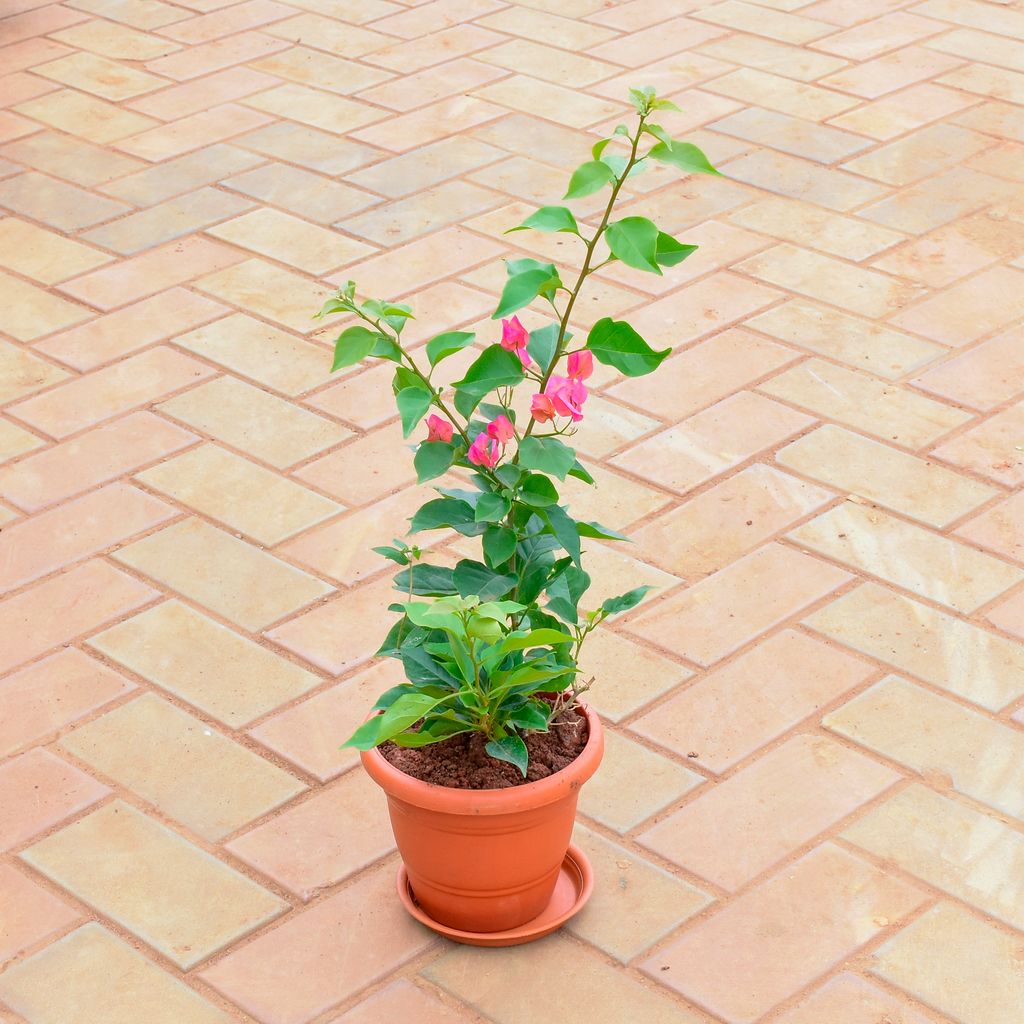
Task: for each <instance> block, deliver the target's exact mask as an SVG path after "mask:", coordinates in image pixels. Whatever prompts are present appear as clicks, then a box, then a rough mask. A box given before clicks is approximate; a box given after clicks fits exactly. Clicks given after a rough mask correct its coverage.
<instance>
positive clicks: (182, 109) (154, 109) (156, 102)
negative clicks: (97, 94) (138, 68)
mask: <svg viewBox="0 0 1024 1024" xmlns="http://www.w3.org/2000/svg"><path fill="white" fill-rule="evenodd" d="M256 63H258V62H256ZM276 84H277V83H276V82H275V81H274V79H273V77H272V76H270V75H264V74H261V73H260V72H259V71H253V70H252V68H249V67H244V66H236V67H230V68H225V69H223V70H221V71H215V72H213V74H211V75H206V76H205V77H204V78H200V79H193V80H192V81H187V82H182V83H181V84H180V85H172V86H170V87H169V88H165V89H161V90H160V92H159V93H158V94H156V95H150V96H141V97H139V98H138V99H135V100H133V101H132V103H131V107H132V109H133V110H137V111H139V113H142V114H147V115H149V116H150V117H158V118H160V120H161V121H174V120H175V119H177V118H180V117H188V116H189V115H190V114H196V113H198V112H199V111H201V110H206V109H207V108H208V107H211V106H215V105H218V104H221V103H231V102H233V101H235V100H240V99H244V98H245V97H246V96H251V95H252V94H253V93H254V92H260V91H261V90H263V89H269V88H271V87H272V86H274V85H276Z"/></svg>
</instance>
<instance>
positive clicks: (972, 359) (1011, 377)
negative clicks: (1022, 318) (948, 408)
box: [914, 328, 1024, 412]
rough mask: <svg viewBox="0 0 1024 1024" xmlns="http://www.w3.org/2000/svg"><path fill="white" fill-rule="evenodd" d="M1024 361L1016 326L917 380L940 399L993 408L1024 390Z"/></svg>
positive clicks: (918, 383) (949, 360)
mask: <svg viewBox="0 0 1024 1024" xmlns="http://www.w3.org/2000/svg"><path fill="white" fill-rule="evenodd" d="M1022 372H1024V361H1022V358H1021V352H1020V337H1019V334H1018V332H1017V331H1016V330H1015V329H1014V328H1010V330H1008V331H1004V332H1003V333H1002V334H998V335H996V336H995V337H994V338H990V339H989V340H988V341H983V342H982V343H981V344H980V345H975V346H972V347H971V348H969V349H968V350H967V351H966V352H964V353H963V354H962V355H958V356H956V357H955V358H953V359H948V360H946V361H945V362H942V363H940V364H939V365H938V366H936V367H934V368H933V369H931V370H928V371H927V372H926V373H924V374H922V375H921V376H920V377H918V378H917V379H916V380H915V381H914V383H915V384H916V385H917V386H918V387H920V388H923V389H924V390H925V391H929V392H931V393H932V394H934V395H938V396H939V397H941V398H947V399H949V400H951V401H953V402H958V403H962V404H964V405H969V406H971V407H973V408H975V409H981V410H983V411H986V412H987V411H990V410H992V409H994V408H995V407H996V406H999V405H1002V404H1003V403H1004V402H1006V401H1008V400H1009V399H1011V398H1016V397H1017V396H1018V395H1019V394H1020V391H1021V388H1020V386H1019V384H1020V380H1021V373H1022Z"/></svg>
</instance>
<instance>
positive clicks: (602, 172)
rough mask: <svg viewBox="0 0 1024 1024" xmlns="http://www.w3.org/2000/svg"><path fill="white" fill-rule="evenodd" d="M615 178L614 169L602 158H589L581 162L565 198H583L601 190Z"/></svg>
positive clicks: (570, 180)
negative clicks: (583, 162)
mask: <svg viewBox="0 0 1024 1024" xmlns="http://www.w3.org/2000/svg"><path fill="white" fill-rule="evenodd" d="M614 180H615V175H614V174H613V173H612V169H611V168H610V167H609V166H608V165H607V164H606V163H602V162H601V161H600V160H588V161H587V162H586V163H585V164H580V165H579V167H577V168H576V170H575V171H573V172H572V177H571V178H570V179H569V190H568V191H567V192H566V193H565V195H564V196H563V197H562V198H563V199H583V198H584V197H585V196H589V195H593V194H594V193H595V192H599V191H600V190H601V189H602V188H604V186H605V185H607V184H608V183H609V182H611V181H614Z"/></svg>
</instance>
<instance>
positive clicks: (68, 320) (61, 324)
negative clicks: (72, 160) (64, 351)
mask: <svg viewBox="0 0 1024 1024" xmlns="http://www.w3.org/2000/svg"><path fill="white" fill-rule="evenodd" d="M0 187H2V185H0ZM0 201H2V200H0ZM0 300H2V301H3V303H4V306H5V308H6V309H7V310H8V311H9V312H8V316H7V317H6V318H5V321H4V328H5V330H6V332H7V333H8V334H9V335H10V336H11V337H12V338H16V339H17V340H18V341H34V340H35V339H36V338H39V337H42V336H43V335H44V334H51V333H52V332H53V331H59V330H61V329H63V328H65V327H70V326H71V325H72V324H77V323H81V322H82V321H83V320H88V319H89V316H90V315H91V310H89V309H87V308H86V307H85V306H82V305H80V304H79V303H77V302H68V301H67V299H62V298H60V297H59V296H57V295H53V294H51V293H50V292H47V291H43V289H42V288H37V287H36V286H35V285H33V284H29V283H28V282H27V281H22V280H21V279H20V278H17V277H14V276H13V275H11V274H5V273H3V272H0ZM0 344H2V346H3V347H2V350H0V351H2V352H3V353H4V354H3V361H4V362H5V363H7V362H8V361H9V360H11V359H14V360H15V361H17V362H20V363H22V364H26V365H29V366H33V367H36V366H39V364H40V363H41V362H42V361H41V360H37V359H35V358H34V357H33V356H30V355H28V354H27V353H20V352H19V353H18V355H17V356H13V355H10V356H9V355H8V354H7V352H8V350H9V345H8V343H7V342H2V343H0ZM47 372H48V373H50V374H52V375H53V376H54V378H55V379H56V376H57V374H59V372H60V371H58V370H56V368H53V369H50V370H48V371H47ZM4 376H5V377H6V376H7V373H6V372H5V374H4ZM18 376H21V374H19V375H18ZM18 376H16V377H15V378H14V381H15V383H16V384H17V383H19V381H18ZM33 376H35V374H33ZM8 379H10V378H8ZM9 386H10V385H9V384H5V385H4V391H7V389H8V387H9Z"/></svg>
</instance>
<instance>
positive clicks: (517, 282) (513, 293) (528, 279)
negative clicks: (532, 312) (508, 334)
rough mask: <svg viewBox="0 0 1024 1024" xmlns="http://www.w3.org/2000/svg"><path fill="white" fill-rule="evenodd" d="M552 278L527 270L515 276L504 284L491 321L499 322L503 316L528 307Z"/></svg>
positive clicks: (537, 271) (543, 272)
mask: <svg viewBox="0 0 1024 1024" xmlns="http://www.w3.org/2000/svg"><path fill="white" fill-rule="evenodd" d="M552 280H557V278H552V277H551V275H550V274H549V273H547V271H544V270H527V271H524V272H523V273H522V274H516V276H515V277H510V278H509V279H508V280H507V281H506V282H505V287H504V288H503V289H502V292H501V298H500V299H499V300H498V308H497V309H496V310H495V311H494V313H493V315H492V316H491V319H492V320H499V319H501V317H503V316H509V314H511V313H514V312H515V311H516V310H517V309H522V308H523V307H524V306H528V305H529V304H530V303H531V302H533V300H534V299H535V298H537V296H538V295H540V293H541V292H542V291H543V290H544V288H545V286H547V285H549V284H550V283H551V282H552Z"/></svg>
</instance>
